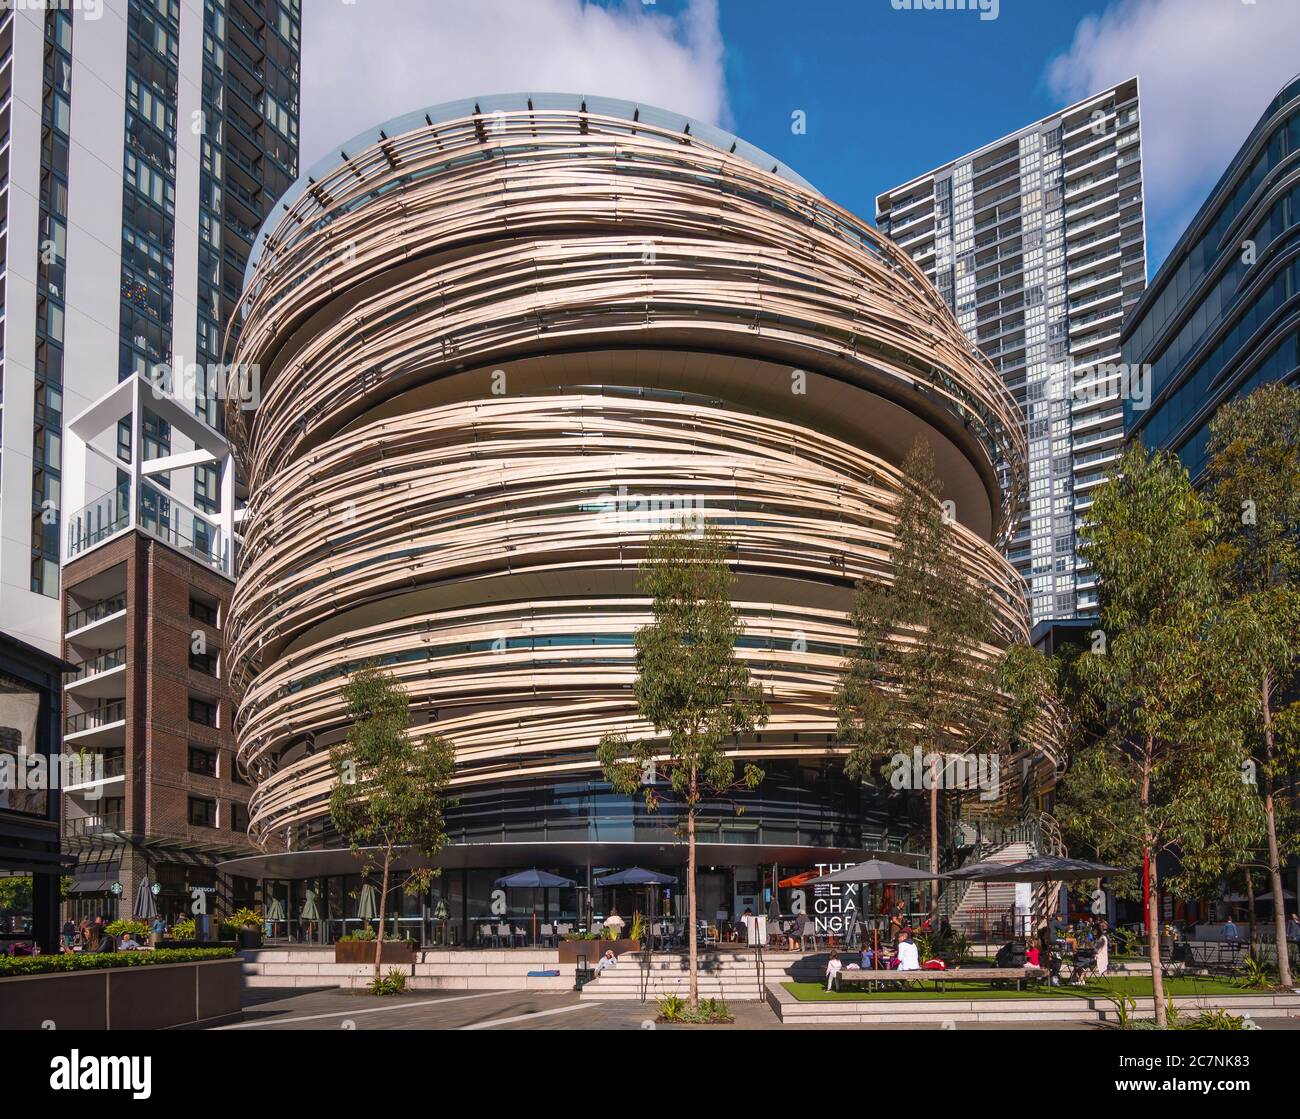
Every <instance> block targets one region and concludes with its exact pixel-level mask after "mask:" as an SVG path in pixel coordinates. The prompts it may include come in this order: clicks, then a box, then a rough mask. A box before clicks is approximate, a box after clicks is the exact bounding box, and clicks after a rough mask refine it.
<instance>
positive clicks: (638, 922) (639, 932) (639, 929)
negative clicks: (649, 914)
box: [628, 913, 645, 941]
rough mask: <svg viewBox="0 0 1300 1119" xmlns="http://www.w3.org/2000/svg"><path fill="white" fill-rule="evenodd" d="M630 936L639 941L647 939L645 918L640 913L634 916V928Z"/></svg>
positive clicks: (629, 933)
mask: <svg viewBox="0 0 1300 1119" xmlns="http://www.w3.org/2000/svg"><path fill="white" fill-rule="evenodd" d="M628 936H629V937H631V938H632V939H633V940H637V941H639V940H643V939H644V938H645V918H644V917H643V916H642V915H641V914H640V913H633V914H632V927H631V929H630V931H629V932H628Z"/></svg>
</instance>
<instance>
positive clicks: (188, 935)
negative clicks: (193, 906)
mask: <svg viewBox="0 0 1300 1119" xmlns="http://www.w3.org/2000/svg"><path fill="white" fill-rule="evenodd" d="M171 934H172V935H171V938H172V940H193V939H194V936H195V930H194V918H193V917H187V918H186V919H185V920H184V921H177V922H176V924H174V925H173V926H172V927H171Z"/></svg>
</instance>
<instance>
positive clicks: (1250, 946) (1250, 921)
mask: <svg viewBox="0 0 1300 1119" xmlns="http://www.w3.org/2000/svg"><path fill="white" fill-rule="evenodd" d="M1245 871H1246V904H1247V905H1248V906H1249V907H1250V908H1249V909H1248V910H1247V911H1246V951H1247V952H1248V953H1249V954H1250V955H1254V954H1255V875H1254V873H1253V872H1252V871H1251V868H1250V867H1249V866H1247V867H1245Z"/></svg>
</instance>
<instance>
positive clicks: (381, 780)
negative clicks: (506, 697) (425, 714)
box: [329, 665, 456, 979]
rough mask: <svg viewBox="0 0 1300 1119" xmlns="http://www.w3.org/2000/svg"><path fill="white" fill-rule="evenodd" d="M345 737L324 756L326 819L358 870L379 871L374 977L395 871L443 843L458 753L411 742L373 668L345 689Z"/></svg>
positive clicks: (413, 885) (433, 741) (435, 742)
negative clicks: (328, 771) (405, 858)
mask: <svg viewBox="0 0 1300 1119" xmlns="http://www.w3.org/2000/svg"><path fill="white" fill-rule="evenodd" d="M343 697H344V699H345V700H346V701H347V711H348V717H349V718H350V719H351V720H352V724H351V726H350V727H349V728H348V733H347V737H346V738H345V740H344V741H343V742H341V743H339V744H338V745H337V746H335V747H334V748H333V749H332V750H331V751H330V764H331V766H332V767H333V769H334V773H335V777H336V781H335V784H334V788H333V790H332V791H331V792H330V799H329V808H330V819H331V821H332V822H333V824H334V826H335V827H336V828H337V829H338V831H339V833H340V834H341V835H343V836H345V837H346V839H347V841H348V846H349V847H350V849H351V850H352V853H353V854H354V855H355V856H356V857H357V858H358V859H359V860H360V862H361V864H362V870H361V873H362V874H363V875H366V874H369V873H371V872H372V871H374V870H376V869H379V870H380V871H381V873H382V885H381V887H380V891H379V935H378V937H377V938H376V940H375V978H376V979H378V978H379V964H380V954H381V951H382V948H383V941H384V919H385V913H386V909H387V903H388V895H389V891H390V882H391V877H392V871H393V866H394V863H395V862H396V860H397V859H398V857H399V856H400V855H402V854H404V853H407V852H411V853H415V854H418V855H423V856H425V857H426V858H432V857H434V856H435V855H437V854H438V852H439V851H441V850H442V848H443V846H444V845H445V844H446V842H447V833H446V810H447V809H448V808H450V807H451V806H452V805H453V804H454V801H453V800H452V799H450V798H449V797H448V796H447V788H448V785H449V784H450V782H451V777H452V774H453V772H454V770H455V766H456V752H455V750H454V749H453V747H452V745H451V743H450V742H448V741H447V740H446V739H445V738H441V737H439V736H431V737H422V738H419V739H416V738H413V737H412V736H411V734H410V733H409V729H410V723H411V718H410V706H409V701H408V699H407V696H406V692H405V691H404V690H403V689H402V688H401V687H400V686H399V685H398V684H397V683H396V682H395V681H394V680H393V679H392V677H391V676H389V675H388V674H387V673H385V672H383V671H382V670H380V669H379V668H377V667H375V666H373V665H367V666H364V667H362V668H360V669H358V670H357V671H356V672H354V673H353V674H352V678H351V679H350V680H349V681H348V682H347V684H346V685H345V686H344V688H343ZM437 873H438V871H437V870H436V869H435V868H431V867H422V868H417V869H415V870H411V871H409V872H408V873H407V875H406V878H405V881H404V883H403V888H404V889H405V890H407V891H408V892H412V893H413V892H417V891H421V890H425V889H427V888H428V886H429V883H430V881H431V880H432V878H433V877H434V876H436V875H437Z"/></svg>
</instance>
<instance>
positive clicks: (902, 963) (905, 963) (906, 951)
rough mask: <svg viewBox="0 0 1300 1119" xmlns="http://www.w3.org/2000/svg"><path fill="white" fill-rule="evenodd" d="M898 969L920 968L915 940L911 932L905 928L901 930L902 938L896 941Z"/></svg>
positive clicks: (915, 969) (913, 969)
mask: <svg viewBox="0 0 1300 1119" xmlns="http://www.w3.org/2000/svg"><path fill="white" fill-rule="evenodd" d="M898 970H899V971H920V970H921V959H920V956H919V955H918V954H917V951H916V941H914V940H913V939H912V934H911V933H910V932H909V931H908V930H907V929H904V930H903V939H902V940H900V941H899V942H898Z"/></svg>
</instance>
